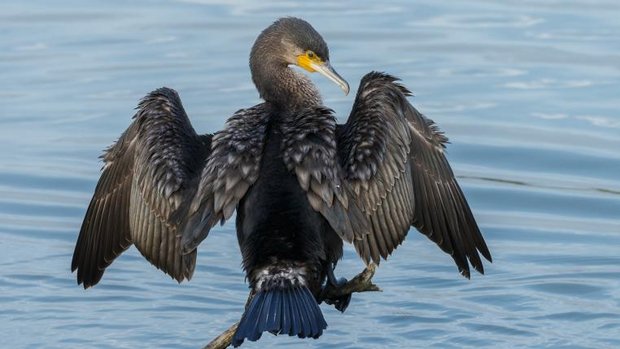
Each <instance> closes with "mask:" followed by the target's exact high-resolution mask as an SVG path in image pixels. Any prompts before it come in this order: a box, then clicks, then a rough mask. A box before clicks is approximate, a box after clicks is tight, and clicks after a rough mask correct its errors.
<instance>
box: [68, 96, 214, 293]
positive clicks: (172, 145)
mask: <svg viewBox="0 0 620 349" xmlns="http://www.w3.org/2000/svg"><path fill="white" fill-rule="evenodd" d="M138 109H139V110H138V112H137V113H136V115H135V117H134V121H133V122H132V124H131V125H130V126H129V128H128V129H127V130H126V131H125V132H124V133H123V135H122V136H121V138H120V139H119V140H118V141H117V142H116V144H114V145H113V146H112V147H110V148H109V149H108V150H107V152H106V153H105V154H104V156H103V159H104V162H105V165H104V168H103V173H102V174H101V178H100V179H99V182H98V183H97V187H96V189H95V193H94V195H93V198H92V200H91V202H90V205H89V206H88V210H87V212H86V216H85V217H84V222H83V224H82V228H81V230H80V234H79V237H78V240H77V243H76V246H75V251H74V254H73V260H72V263H71V270H72V271H75V270H77V279H78V283H83V285H84V287H85V288H87V287H90V286H93V285H95V284H97V283H98V282H99V280H100V279H101V277H102V275H103V272H104V270H105V268H106V267H107V266H108V265H110V263H112V261H113V260H114V259H115V258H116V257H117V256H118V255H119V254H121V253H122V252H123V251H124V250H125V249H127V248H128V247H129V246H130V245H131V244H132V243H133V244H135V245H136V247H137V248H138V250H139V251H140V252H141V253H142V255H144V257H145V258H146V259H147V260H149V261H150V262H151V263H153V264H154V265H155V266H156V267H157V268H159V269H161V270H163V271H164V272H165V273H167V274H169V275H170V276H172V277H173V278H175V279H176V280H178V281H179V282H180V281H182V280H183V279H189V278H190V277H191V275H192V273H193V270H194V266H195V263H196V253H195V251H194V252H193V253H190V254H187V255H184V254H183V253H182V252H181V244H180V239H179V237H178V235H179V234H178V224H177V223H176V222H175V221H174V220H173V219H172V215H173V214H174V213H177V214H178V211H179V210H180V209H182V207H183V206H187V205H183V203H184V202H189V200H191V197H192V195H193V193H194V192H195V190H196V187H197V184H198V175H199V174H200V170H201V169H202V166H203V165H204V159H205V157H206V155H207V154H208V153H209V152H210V143H211V136H198V135H197V134H196V132H195V131H194V129H193V128H192V126H191V124H190V121H189V119H188V118H187V115H186V114H185V111H184V109H183V106H182V105H181V101H180V99H179V97H178V95H177V93H176V92H175V91H174V90H171V89H168V88H161V89H159V90H156V91H153V92H152V93H150V94H149V95H147V96H146V97H145V98H144V99H143V100H142V101H141V102H140V105H139V106H138Z"/></svg>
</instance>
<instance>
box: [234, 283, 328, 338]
mask: <svg viewBox="0 0 620 349" xmlns="http://www.w3.org/2000/svg"><path fill="white" fill-rule="evenodd" d="M325 328H327V322H325V318H324V317H323V313H321V309H320V308H319V305H318V304H317V303H316V300H315V299H314V296H313V295H312V293H311V292H310V290H308V288H306V287H305V286H297V287H294V288H285V289H270V290H265V291H259V292H258V293H256V295H255V296H254V298H253V299H252V301H251V302H250V304H249V305H248V307H247V309H246V311H245V313H244V314H243V316H242V317H241V321H240V322H239V327H238V328H237V331H236V332H235V335H234V336H233V342H232V344H233V346H234V347H238V346H240V345H241V344H242V343H243V341H244V340H245V339H246V338H247V339H248V340H250V341H256V340H258V339H259V338H260V337H261V336H262V334H263V332H265V331H268V332H271V333H273V334H276V335H277V334H288V335H289V336H298V337H299V338H307V337H312V338H318V337H319V336H320V335H321V334H323V330H324V329H325Z"/></svg>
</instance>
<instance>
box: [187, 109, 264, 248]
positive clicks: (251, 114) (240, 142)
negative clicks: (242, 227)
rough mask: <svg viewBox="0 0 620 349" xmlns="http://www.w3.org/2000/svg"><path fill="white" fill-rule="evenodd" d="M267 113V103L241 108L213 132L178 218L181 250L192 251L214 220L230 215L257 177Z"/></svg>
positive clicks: (220, 220) (223, 219)
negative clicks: (195, 182) (193, 188)
mask: <svg viewBox="0 0 620 349" xmlns="http://www.w3.org/2000/svg"><path fill="white" fill-rule="evenodd" d="M269 116H270V109H269V107H268V105H267V104H259V105H256V106H254V107H252V108H248V109H241V110H239V111H237V112H236V113H235V114H234V115H233V116H232V117H230V119H228V121H227V122H226V127H225V128H224V129H223V130H221V131H219V132H217V133H215V135H214V136H213V140H212V143H211V154H210V155H209V157H208V159H207V162H206V165H205V167H204V169H203V171H202V174H201V176H200V184H199V185H198V190H197V191H196V193H195V195H194V198H193V200H192V201H191V204H190V206H189V210H188V211H187V213H186V214H185V213H184V215H183V216H181V217H179V218H178V219H179V221H180V222H181V224H182V227H183V228H182V229H181V231H182V240H181V243H182V246H183V251H184V253H191V252H192V251H194V250H195V249H196V246H198V244H200V242H201V241H202V240H204V239H205V238H206V237H207V235H208V234H209V231H210V230H211V228H212V227H213V226H214V225H215V224H217V222H221V223H222V224H223V223H224V221H225V220H227V219H228V218H230V216H231V215H232V214H233V212H234V211H235V209H236V208H237V205H238V204H239V201H241V199H242V198H243V197H244V196H245V194H246V193H247V191H248V189H249V188H250V187H251V186H252V184H254V182H255V181H256V180H257V179H258V174H259V166H260V161H261V157H262V153H263V146H264V141H265V136H266V130H267V125H268V122H269Z"/></svg>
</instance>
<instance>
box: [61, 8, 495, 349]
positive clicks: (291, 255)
mask: <svg viewBox="0 0 620 349" xmlns="http://www.w3.org/2000/svg"><path fill="white" fill-rule="evenodd" d="M329 58H330V57H329V50H328V47H327V44H326V43H325V41H323V38H322V37H321V35H319V33H317V32H316V31H315V30H314V28H313V27H312V26H311V25H310V24H309V23H307V22H306V21H304V20H301V19H298V18H281V19H279V20H277V21H276V22H275V23H273V24H272V25H270V26H269V27H268V28H266V29H265V30H264V31H263V32H262V33H261V34H260V35H259V36H258V38H257V39H256V42H255V43H254V46H253V47H252V51H251V54H250V69H251V72H252V80H253V81H254V84H255V85H256V88H257V90H258V92H259V94H260V96H261V97H262V99H264V102H263V103H261V104H258V105H256V106H253V107H251V108H247V109H241V110H239V111H237V112H236V113H234V115H233V116H232V117H231V118H230V119H229V120H228V121H227V122H226V125H225V127H224V129H223V130H221V131H218V132H215V133H214V134H207V135H202V136H200V135H198V134H196V132H195V131H194V129H193V127H192V125H191V123H190V121H189V119H188V117H187V115H186V114H185V111H184V109H183V106H182V104H181V101H180V99H179V96H178V95H177V93H176V92H175V91H174V90H172V89H169V88H160V89H158V90H155V91H153V92H151V93H150V94H148V95H147V96H146V97H144V99H142V101H141V102H140V103H139V106H138V111H137V113H136V114H135V116H134V117H133V122H132V123H131V125H130V126H129V128H128V129H127V130H126V131H125V132H124V133H123V134H122V135H121V137H120V138H119V139H118V141H117V142H116V143H115V144H114V145H112V146H111V147H110V148H108V149H107V151H106V152H105V154H104V155H103V161H104V163H105V165H104V167H103V170H102V174H101V178H100V179H99V182H98V184H97V187H96V189H95V193H94V196H93V198H92V200H91V202H90V205H89V207H88V210H87V212H86V216H85V218H84V222H83V224H82V227H81V230H80V234H79V237H78V240H77V243H76V246H75V252H74V254H73V260H72V263H71V270H72V271H75V270H77V281H78V284H83V286H84V288H88V287H91V286H94V285H96V284H97V283H98V282H99V280H100V279H101V276H102V275H103V273H104V271H105V268H106V267H107V266H108V265H110V263H112V261H113V260H114V259H115V258H116V257H117V256H118V255H119V254H121V253H122V252H123V251H124V250H125V249H127V248H128V247H129V246H130V245H132V244H134V245H135V246H136V247H137V248H138V250H139V251H140V252H141V253H142V255H143V256H144V257H145V258H146V259H147V260H148V261H150V262H151V263H152V264H154V265H155V266H156V267H157V268H159V269H161V270H162V271H164V272H165V273H167V274H168V275H170V276H172V277H173V278H175V279H176V280H177V281H179V282H181V281H183V280H184V279H188V280H189V279H190V278H191V276H192V273H193V272H194V268H195V266H196V253H197V251H196V247H197V246H198V244H200V242H201V241H202V240H204V239H205V238H206V237H207V235H208V233H209V230H210V229H211V228H212V227H213V226H214V225H215V224H217V223H218V222H222V223H223V222H224V221H225V220H227V219H228V218H230V217H231V216H232V214H233V212H234V211H235V210H236V211H237V218H236V226H237V238H238V242H239V246H240V250H241V254H242V256H243V267H244V270H245V272H246V275H247V279H248V281H249V283H250V288H251V293H252V295H253V298H252V299H251V301H249V303H248V304H247V306H246V310H245V313H244V314H243V316H242V319H241V321H240V325H239V327H238V329H237V332H236V333H235V336H234V338H233V345H235V346H238V345H240V344H241V343H242V342H243V341H244V340H245V339H246V338H247V339H249V340H257V339H258V338H260V336H261V334H262V333H263V332H264V331H269V332H271V333H274V334H288V335H291V336H294V335H296V336H299V337H301V338H304V337H313V338H317V337H319V336H320V335H321V334H322V332H323V330H324V329H325V328H326V327H327V324H326V322H325V319H324V318H323V315H322V313H321V310H320V308H319V307H318V304H317V303H318V300H320V293H321V290H322V288H324V287H326V285H327V284H326V283H327V282H329V283H330V284H331V285H332V286H333V287H337V286H338V285H339V284H340V283H342V282H343V280H342V279H336V278H335V276H334V273H333V269H334V267H335V265H336V262H337V261H338V260H339V259H340V258H341V257H342V241H343V240H345V241H347V242H350V243H353V245H354V246H355V249H356V250H357V252H358V254H359V255H360V257H361V258H362V259H363V260H364V262H366V263H367V264H368V263H371V262H374V263H377V264H378V263H379V261H380V260H381V259H382V258H383V259H386V258H387V257H388V255H390V254H391V253H392V252H393V251H394V249H395V248H396V247H397V246H398V245H400V244H401V243H402V241H403V240H404V239H405V236H406V235H407V232H408V231H409V229H410V227H411V226H414V227H415V228H417V229H418V230H419V231H420V232H421V233H423V234H425V235H426V236H427V237H428V238H430V239H431V240H432V241H434V242H435V243H437V244H438V245H439V247H440V248H441V249H442V250H443V251H444V252H446V253H449V254H450V255H451V256H452V258H453V259H454V261H455V262H456V265H457V266H458V269H459V271H460V272H461V274H463V275H464V276H466V277H469V264H471V265H472V266H473V267H474V268H475V269H476V270H477V271H479V272H480V273H483V272H484V270H483V265H482V262H481V260H480V257H479V254H478V253H480V254H482V256H484V257H485V258H486V259H487V260H489V261H491V255H490V253H489V250H488V248H487V246H486V244H485V241H484V239H483V237H482V235H481V233H480V230H479V229H478V226H477V224H476V221H475V220H474V217H473V215H472V213H471V210H470V208H469V205H468V204H467V201H466V200H465V197H464V195H463V192H462V191H461V188H460V187H459V185H458V183H457V181H456V179H455V177H454V174H453V172H452V170H451V168H450V165H449V164H448V161H447V160H446V157H445V154H444V148H445V146H446V143H447V138H446V137H445V136H444V135H443V133H442V132H440V131H439V129H438V128H437V126H436V125H435V123H434V122H433V121H432V120H430V119H428V118H426V117H425V116H423V115H422V114H421V113H419V112H418V111H417V110H416V109H415V108H414V107H413V106H412V105H411V104H410V103H409V102H408V100H407V96H409V95H410V92H409V91H408V90H407V89H406V88H405V87H404V86H403V85H401V84H400V83H399V82H398V79H397V78H395V77H393V76H390V75H387V74H384V73H377V72H371V73H369V74H367V75H366V76H364V77H363V78H362V80H361V83H360V86H359V89H358V92H357V96H356V98H355V103H354V104H353V109H352V111H351V114H350V115H349V119H348V120H347V122H346V123H345V124H343V125H341V124H337V123H336V118H335V116H334V113H333V111H332V110H331V109H328V108H327V107H325V106H324V105H323V104H322V101H321V97H320V95H319V92H318V91H317V88H316V87H315V86H314V84H313V83H312V82H311V80H310V79H309V78H308V77H306V76H305V75H304V74H302V73H300V72H298V71H295V70H293V69H291V67H290V66H293V65H297V66H299V67H301V68H303V69H305V70H306V71H307V72H311V73H312V72H318V73H320V74H322V75H324V76H325V77H327V78H328V79H329V80H331V81H333V82H334V83H336V84H338V85H339V86H340V87H341V88H342V89H343V90H344V92H345V93H348V92H349V85H348V83H347V82H346V81H345V80H344V79H343V78H342V77H340V75H338V73H336V71H335V70H334V69H333V68H332V66H331V65H330V60H329ZM349 300H350V295H349V296H348V297H342V298H340V299H331V300H328V303H330V304H333V305H335V306H336V307H337V308H338V309H339V310H341V311H344V309H345V308H346V307H347V305H348V303H349Z"/></svg>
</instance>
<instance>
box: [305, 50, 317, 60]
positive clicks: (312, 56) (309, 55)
mask: <svg viewBox="0 0 620 349" xmlns="http://www.w3.org/2000/svg"><path fill="white" fill-rule="evenodd" d="M306 56H308V58H310V59H313V58H315V57H316V53H314V52H313V51H311V50H308V51H306Z"/></svg>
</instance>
